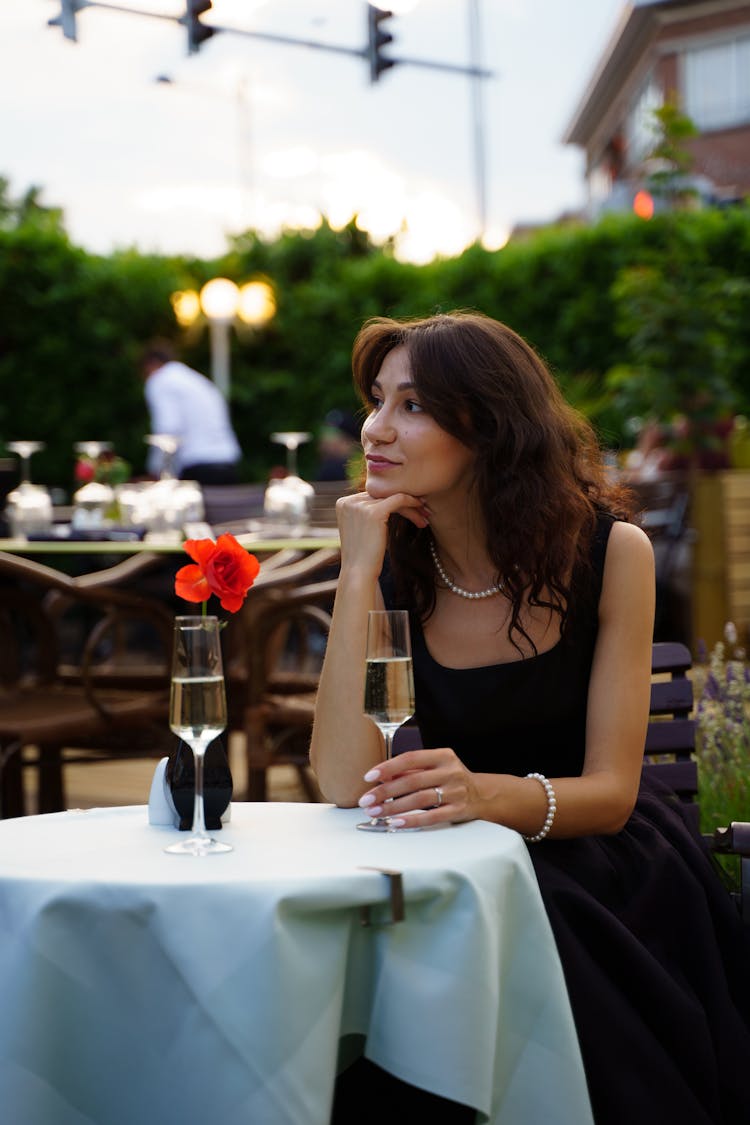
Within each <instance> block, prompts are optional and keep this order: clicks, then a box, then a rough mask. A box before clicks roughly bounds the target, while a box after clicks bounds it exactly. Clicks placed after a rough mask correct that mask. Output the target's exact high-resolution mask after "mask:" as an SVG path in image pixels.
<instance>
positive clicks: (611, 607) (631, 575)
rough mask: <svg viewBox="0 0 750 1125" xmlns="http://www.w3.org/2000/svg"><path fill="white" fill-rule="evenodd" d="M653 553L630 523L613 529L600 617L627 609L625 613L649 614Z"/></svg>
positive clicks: (652, 589)
mask: <svg viewBox="0 0 750 1125" xmlns="http://www.w3.org/2000/svg"><path fill="white" fill-rule="evenodd" d="M654 588H655V577H654V550H653V547H652V546H651V541H650V539H649V538H648V536H647V535H646V533H645V532H644V531H643V530H642V529H641V528H640V527H636V525H635V524H632V523H622V522H619V521H618V522H617V523H615V524H614V525H613V527H612V530H611V532H610V535H609V541H608V543H607V554H606V557H605V561H604V581H603V584H602V597H601V601H600V606H599V608H600V614H601V615H603V616H605V617H606V616H609V614H610V613H619V612H620V611H622V610H623V608H624V607H627V611H628V613H639V612H644V613H645V614H646V615H648V614H649V613H650V612H651V609H650V606H651V604H652V602H653V599H654Z"/></svg>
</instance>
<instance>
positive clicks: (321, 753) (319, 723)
mask: <svg viewBox="0 0 750 1125" xmlns="http://www.w3.org/2000/svg"><path fill="white" fill-rule="evenodd" d="M394 512H398V513H399V514H401V515H403V516H404V517H405V518H406V519H410V520H411V521H412V522H413V523H415V524H416V525H417V526H418V527H424V526H425V525H426V523H427V520H426V519H425V517H424V515H423V514H422V505H421V502H420V501H419V500H417V499H415V498H414V497H412V496H406V495H404V494H402V493H400V494H398V495H395V496H390V497H388V498H387V499H385V500H373V499H372V498H371V497H370V496H368V495H367V493H364V492H363V493H357V494H356V495H354V496H346V497H342V498H341V499H340V500H339V501H338V502H337V504H336V515H337V519H338V523H339V530H340V532H341V571H340V575H339V582H338V588H337V591H336V601H335V604H334V609H333V622H332V625H331V631H330V634H329V637H328V644H327V646H326V655H325V660H324V662H323V669H322V672H321V676H320V685H319V688H318V697H317V701H316V704H315V723H314V725H313V733H312V740H311V743H310V762H311V764H312V767H313V769H314V770H315V773H316V776H317V779H318V784H319V785H320V788H321V790H322V791H323V794H324V796H325V797H326V798H327V799H328V800H330V801H333V802H334V803H335V804H338V805H343V806H349V807H350V806H353V805H356V804H357V801H358V799H359V798H360V796H361V795H362V792H363V790H364V788H365V786H366V783H365V782H364V781H363V777H364V774H365V773H366V772H367V771H368V770H369V769H371V768H372V767H373V766H374V765H376V764H377V763H378V762H379V761H380V760H381V759H382V757H383V744H382V741H381V738H380V734H379V732H378V730H377V727H376V726H375V725H374V723H372V722H371V720H370V719H368V718H366V717H365V715H364V713H363V710H362V708H363V702H364V684H365V646H366V641H367V614H368V611H369V610H371V609H382V608H383V599H382V595H381V593H380V588H379V586H378V578H379V576H380V572H381V570H382V568H383V559H384V556H385V549H386V537H387V527H388V519H389V517H390V516H391V515H392V514H393V513H394Z"/></svg>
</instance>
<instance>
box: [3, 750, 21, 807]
mask: <svg viewBox="0 0 750 1125" xmlns="http://www.w3.org/2000/svg"><path fill="white" fill-rule="evenodd" d="M22 753H23V751H22V749H21V747H20V746H17V747H16V748H15V749H14V750H10V751H7V750H4V751H2V757H0V817H1V818H2V819H3V820H6V819H8V818H9V817H13V816H24V815H25V814H26V802H25V800H24V792H23V762H22V760H21V755H22ZM6 755H7V757H6Z"/></svg>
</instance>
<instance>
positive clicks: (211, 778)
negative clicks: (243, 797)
mask: <svg viewBox="0 0 750 1125" xmlns="http://www.w3.org/2000/svg"><path fill="white" fill-rule="evenodd" d="M167 785H168V786H169V788H170V790H171V793H172V800H173V802H174V807H175V810H176V812H177V815H178V817H179V818H180V831H181V832H187V831H189V830H190V829H191V828H192V827H193V804H194V800H195V759H194V757H193V751H192V750H191V749H190V747H189V746H188V744H187V743H186V742H183V741H182V740H181V739H179V740H178V741H177V744H176V745H175V748H174V750H173V751H172V753H171V754H170V755H169V761H168V762H167ZM232 788H233V787H232V771H231V769H230V768H229V759H228V757H227V753H226V750H225V749H224V743H223V740H222V739H221V738H215V739H214V741H213V742H212V743H210V745H209V747H208V749H207V750H206V757H205V760H204V765H203V804H204V810H205V819H206V828H207V829H208V830H209V831H211V832H216V831H218V829H220V828H221V818H222V816H223V814H224V813H225V812H226V810H227V808H228V807H229V802H230V801H231V799H232Z"/></svg>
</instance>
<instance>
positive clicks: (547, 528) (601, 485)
mask: <svg viewBox="0 0 750 1125" xmlns="http://www.w3.org/2000/svg"><path fill="white" fill-rule="evenodd" d="M397 347H403V348H405V349H406V352H407V355H408V358H409V365H410V368H411V375H412V379H413V381H414V384H415V387H416V390H417V393H418V395H419V400H420V403H421V405H422V407H423V408H424V409H425V410H427V411H428V413H429V414H431V415H432V417H433V418H434V419H435V421H436V422H437V424H438V425H439V426H440V427H441V428H442V429H444V430H445V431H446V432H447V433H449V434H452V435H453V436H454V437H455V438H457V439H458V440H459V441H461V442H463V444H464V445H466V446H467V447H469V448H470V449H473V450H475V452H476V461H475V475H474V480H473V482H472V488H473V489H474V490H475V492H476V496H477V498H478V500H479V505H480V509H481V511H482V512H483V514H484V519H485V522H486V534H487V547H488V551H489V554H490V557H491V559H492V561H493V562H494V564H495V566H496V568H497V574H498V576H500V577H502V580H503V582H504V585H505V590H506V593H507V595H508V597H509V598H510V600H511V607H512V611H511V618H510V624H509V635H510V636H511V637H512V636H513V634H514V633H517V634H520V635H521V636H524V637H525V636H526V634H525V632H524V630H523V628H522V626H521V624H520V617H519V615H520V611H521V607H522V604H523V600H524V597H525V598H527V599H528V602H529V604H531V605H538V606H546V607H548V608H550V609H551V610H553V611H554V612H556V613H558V614H559V616H560V621H561V629H562V630H563V631H565V628H566V626H567V624H568V620H569V616H570V593H571V581H572V575H573V574H574V573H575V571H576V567H577V566H578V565H585V564H586V562H587V559H588V554H589V547H590V541H591V536H592V535H593V532H594V528H595V524H596V517H597V514H598V513H601V512H604V513H609V514H610V515H612V516H613V517H615V518H617V519H625V520H628V519H630V518H631V516H632V511H633V507H632V500H631V495H630V493H629V492H628V490H627V489H626V488H624V487H623V486H621V485H619V484H617V483H616V482H615V481H613V480H612V479H611V478H610V475H609V473H608V469H607V466H606V465H605V462H604V459H603V454H602V450H601V448H600V446H599V442H598V440H597V438H596V435H595V433H594V431H593V429H592V427H591V425H590V424H589V422H588V421H587V419H585V418H584V417H583V415H581V414H580V413H579V412H578V411H576V410H574V409H573V407H572V406H570V405H569V404H568V403H567V402H566V401H565V399H564V398H563V396H562V393H561V391H560V388H559V386H558V384H557V382H556V381H555V379H554V378H553V376H552V375H551V373H550V371H549V370H548V368H547V366H546V365H545V363H544V362H543V361H542V359H541V358H540V357H539V356H538V355H537V353H536V352H535V351H534V349H533V348H532V347H531V346H530V345H529V344H527V343H526V341H525V340H523V339H522V338H521V337H520V336H519V335H517V333H515V332H514V331H513V330H512V329H510V328H508V327H507V326H506V325H504V324H502V323H500V322H499V321H497V320H494V319H492V318H491V317H488V316H485V315H484V314H482V313H477V312H473V311H463V310H460V311H456V312H451V313H446V314H439V315H436V316H430V317H424V318H419V319H413V320H394V319H391V318H387V317H376V318H373V319H371V320H369V321H367V322H366V323H365V325H364V326H363V327H362V329H361V330H360V332H359V334H358V335H357V338H356V340H355V342H354V347H353V351H352V369H353V374H354V382H355V386H356V388H357V390H358V393H359V395H360V398H361V399H362V402H363V404H365V405H366V406H369V405H370V404H371V402H372V397H371V387H372V384H373V382H374V381H375V379H376V378H377V375H378V372H379V370H380V367H381V365H382V363H383V360H384V359H385V357H386V355H387V354H388V353H389V352H390V351H392V350H393V349H394V348H397ZM429 536H430V533H429V530H426V531H423V530H420V529H417V528H415V527H414V525H413V524H412V523H410V522H409V521H408V520H405V519H401V518H398V517H395V518H392V519H391V524H390V527H389V543H388V551H389V559H390V565H391V569H392V572H393V576H394V583H395V587H396V594H397V599H398V600H399V601H400V602H403V601H407V600H411V602H412V604H413V607H414V609H415V611H416V612H417V614H418V615H419V616H420V617H422V618H423V619H424V618H425V617H428V616H429V614H430V613H431V612H432V610H433V609H434V606H435V585H434V572H433V568H432V564H431V559H430V555H429V541H430V540H429ZM409 595H411V597H410V598H409ZM527 639H528V638H527Z"/></svg>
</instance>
